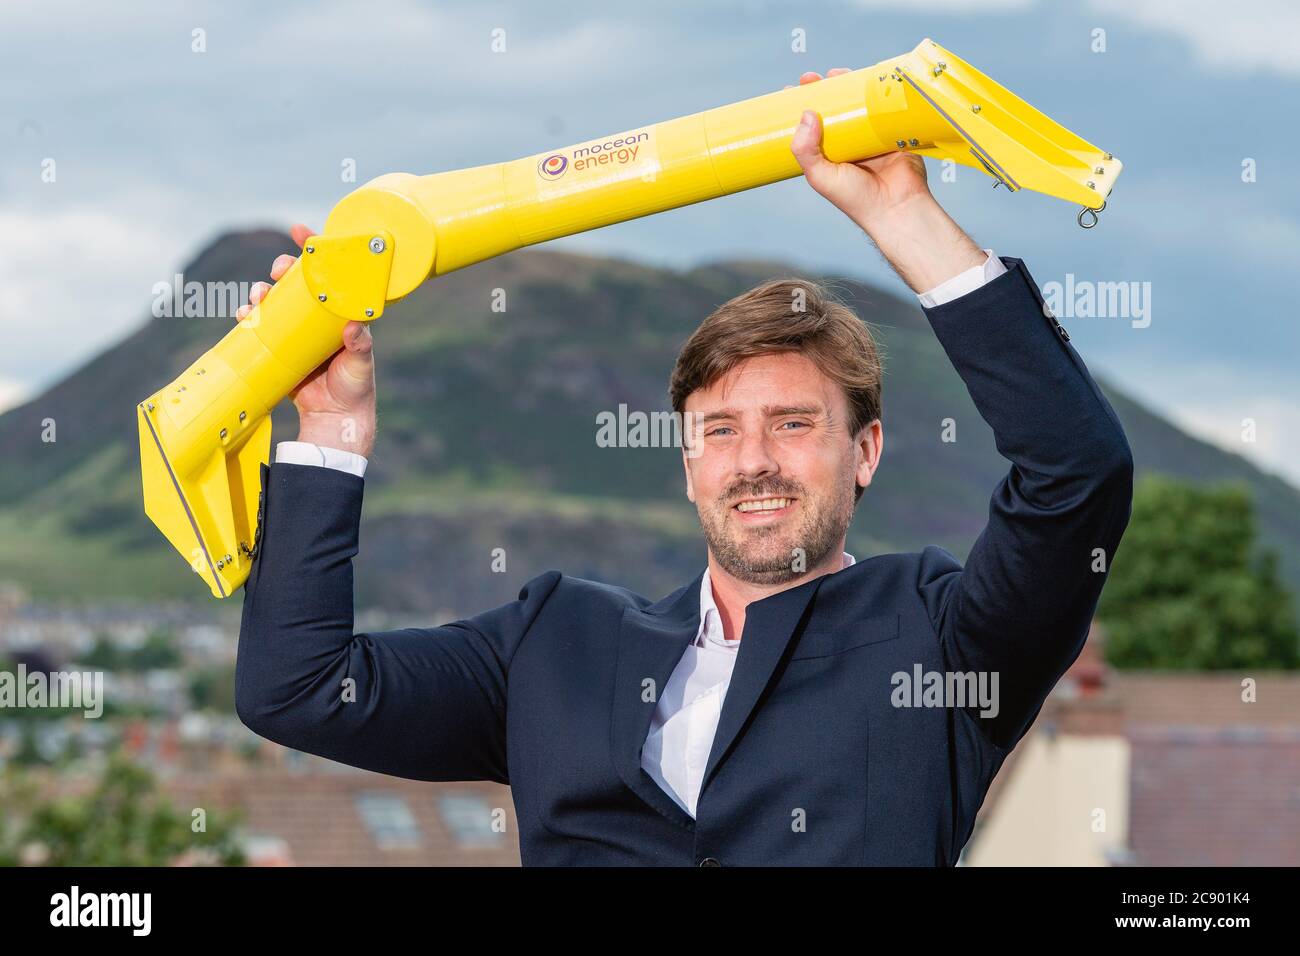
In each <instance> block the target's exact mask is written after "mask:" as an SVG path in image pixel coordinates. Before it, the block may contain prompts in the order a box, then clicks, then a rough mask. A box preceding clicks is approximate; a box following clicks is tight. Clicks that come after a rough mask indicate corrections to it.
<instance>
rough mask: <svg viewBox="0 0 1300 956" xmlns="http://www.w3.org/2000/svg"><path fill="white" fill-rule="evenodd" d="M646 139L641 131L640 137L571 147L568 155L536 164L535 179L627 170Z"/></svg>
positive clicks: (625, 136)
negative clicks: (609, 169)
mask: <svg viewBox="0 0 1300 956" xmlns="http://www.w3.org/2000/svg"><path fill="white" fill-rule="evenodd" d="M649 139H650V134H649V133H648V132H646V131H644V130H643V131H641V132H639V133H624V134H623V135H622V136H616V137H614V138H613V139H607V140H603V141H598V142H592V143H584V144H582V145H581V146H575V147H573V149H571V150H569V154H565V153H551V155H549V156H545V157H543V158H542V160H541V161H540V162H539V163H538V164H537V175H538V176H540V177H541V178H542V179H545V180H548V181H554V180H556V179H559V178H560V177H561V176H563V175H564V174H565V173H566V172H568V171H569V170H570V169H572V170H573V171H574V172H581V171H583V170H587V169H598V168H599V167H601V166H628V165H631V164H632V163H635V162H636V161H637V157H638V155H639V154H640V152H641V146H642V144H644V143H646V142H648V141H649Z"/></svg>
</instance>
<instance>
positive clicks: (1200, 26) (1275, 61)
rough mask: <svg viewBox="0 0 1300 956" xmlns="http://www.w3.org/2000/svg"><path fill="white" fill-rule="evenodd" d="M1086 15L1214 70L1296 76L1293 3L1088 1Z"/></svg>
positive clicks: (1297, 26)
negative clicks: (1175, 43) (1158, 36)
mask: <svg viewBox="0 0 1300 956" xmlns="http://www.w3.org/2000/svg"><path fill="white" fill-rule="evenodd" d="M1092 9H1093V10H1095V11H1097V12H1098V13H1102V14H1106V15H1109V16H1115V17H1118V18H1120V19H1121V20H1125V21H1128V22H1130V23H1134V24H1137V25H1139V26H1142V27H1146V28H1148V29H1151V30H1156V31H1159V32H1161V33H1168V34H1171V35H1173V36H1176V37H1179V38H1181V39H1182V40H1184V41H1186V42H1187V44H1188V45H1189V46H1190V47H1191V48H1192V51H1193V53H1195V55H1196V56H1197V57H1198V58H1199V59H1200V60H1201V61H1202V62H1204V63H1205V64H1206V65H1208V66H1211V67H1214V68H1216V69H1221V70H1225V71H1230V72H1252V71H1259V72H1265V73H1280V74H1287V75H1292V76H1294V75H1300V4H1297V3H1295V2H1293V0H1237V2H1235V3H1223V2H1222V0H1092ZM1099 26H1105V24H1104V23H1102V24H1099ZM1112 42H1113V40H1112Z"/></svg>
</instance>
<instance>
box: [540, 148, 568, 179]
mask: <svg viewBox="0 0 1300 956" xmlns="http://www.w3.org/2000/svg"><path fill="white" fill-rule="evenodd" d="M568 168H569V160H568V158H567V157H565V156H561V155H560V154H559V153H552V154H551V155H550V156H547V157H546V158H545V159H543V160H542V161H541V162H540V163H538V164H537V175H539V176H541V177H542V178H543V179H559V178H560V177H561V176H563V175H564V171H565V170H566V169H568Z"/></svg>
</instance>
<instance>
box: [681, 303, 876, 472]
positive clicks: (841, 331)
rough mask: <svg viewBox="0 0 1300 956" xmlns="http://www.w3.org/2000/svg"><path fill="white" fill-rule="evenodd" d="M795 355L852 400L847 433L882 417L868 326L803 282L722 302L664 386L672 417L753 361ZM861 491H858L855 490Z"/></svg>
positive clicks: (688, 345)
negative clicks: (698, 392)
mask: <svg viewBox="0 0 1300 956" xmlns="http://www.w3.org/2000/svg"><path fill="white" fill-rule="evenodd" d="M775 352H799V353H801V354H803V355H805V356H807V357H808V358H809V359H811V360H812V361H813V362H814V363H816V365H817V366H818V368H820V369H821V370H822V372H823V373H824V374H825V375H826V376H827V377H829V378H830V379H832V380H833V381H835V382H837V383H839V385H840V387H841V388H843V389H844V393H845V396H846V397H847V398H848V400H849V434H851V435H857V434H858V432H859V431H861V430H862V429H863V428H864V427H866V426H867V425H869V424H871V423H872V422H873V421H875V420H876V419H877V418H879V417H880V415H881V398H880V392H881V384H882V381H881V380H882V377H883V366H882V364H881V360H880V353H879V350H878V349H877V347H876V340H875V337H874V336H873V335H872V334H871V330H870V329H868V328H867V325H866V323H865V322H863V321H862V320H861V319H860V318H858V317H857V315H855V314H854V313H853V311H852V310H851V309H850V308H848V306H846V305H844V304H843V303H842V302H840V301H839V300H838V299H836V298H835V297H834V296H833V295H832V294H831V293H830V291H829V290H827V289H826V288H825V287H823V286H821V285H819V284H818V283H816V282H812V281H810V280H807V279H773V280H771V281H770V282H764V283H763V284H762V285H760V286H758V287H757V288H754V289H750V290H749V291H748V292H745V293H742V294H741V295H738V296H736V297H735V298H734V299H732V300H731V301H729V302H724V303H723V304H722V305H720V306H718V308H717V309H715V310H714V311H713V314H712V315H710V316H709V317H708V318H707V319H705V320H704V321H703V322H702V323H700V327H699V328H698V329H696V330H695V332H694V333H693V334H692V335H691V337H690V338H689V339H687V340H686V344H685V345H684V346H682V350H681V352H680V353H679V354H678V356H677V363H676V365H674V366H673V374H672V376H671V377H670V378H669V380H668V393H669V396H670V397H671V399H672V404H673V411H675V412H677V413H678V414H681V413H683V412H684V411H685V410H686V399H687V397H688V396H689V395H690V394H691V393H692V392H694V391H695V390H696V389H700V388H708V387H709V386H710V385H712V384H713V383H714V382H716V381H717V380H718V379H719V378H721V377H722V376H723V375H726V374H727V373H728V372H730V371H731V370H732V369H733V368H735V367H736V366H737V365H738V364H740V363H741V362H742V361H744V360H745V359H748V358H753V357H754V356H756V355H770V354H772V353H775ZM860 490H861V489H859V491H860Z"/></svg>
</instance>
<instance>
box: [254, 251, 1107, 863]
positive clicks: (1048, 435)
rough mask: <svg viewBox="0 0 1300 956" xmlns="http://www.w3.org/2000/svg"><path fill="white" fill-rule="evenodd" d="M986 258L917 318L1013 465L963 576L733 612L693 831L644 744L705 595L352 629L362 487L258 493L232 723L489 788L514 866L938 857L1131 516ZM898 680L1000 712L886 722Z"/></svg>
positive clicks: (1064, 343) (957, 835)
mask: <svg viewBox="0 0 1300 956" xmlns="http://www.w3.org/2000/svg"><path fill="white" fill-rule="evenodd" d="M1004 262H1006V264H1007V266H1008V268H1009V271H1008V272H1007V273H1006V274H1004V275H1002V276H999V277H998V278H997V279H994V280H993V281H992V282H990V283H988V284H987V285H985V286H983V287H982V288H980V289H978V290H976V291H974V292H972V293H969V294H968V295H965V296H962V297H961V298H959V299H956V300H954V301H952V302H949V303H946V304H944V305H940V306H938V307H936V308H932V309H927V310H926V315H927V317H928V318H929V320H930V323H931V325H932V326H933V328H934V331H935V334H936V335H937V336H938V339H939V341H940V343H941V344H942V346H943V348H944V350H945V351H946V352H947V354H948V357H949V359H950V360H951V361H952V363H953V365H954V366H955V367H956V369H957V371H958V373H959V374H960V375H961V377H962V379H963V381H964V382H965V383H966V386H967V388H968V389H969V391H970V395H971V397H972V399H973V400H974V403H975V406H976V407H977V408H978V410H979V413H980V415H981V416H982V417H983V418H984V419H985V421H987V422H988V423H989V425H990V426H991V427H992V429H993V433H994V436H995V439H996V442H997V447H998V450H999V451H1000V452H1001V453H1002V454H1003V455H1004V456H1005V457H1006V458H1007V459H1008V460H1009V461H1010V462H1011V468H1010V471H1009V472H1008V474H1007V475H1006V477H1005V478H1003V479H1002V481H1001V482H1000V483H999V484H998V485H997V487H996V488H995V489H994V491H993V497H992V500H991V501H990V503H989V517H988V524H987V526H986V527H985V528H984V530H983V532H982V533H981V534H980V536H979V538H978V539H977V540H976V542H975V544H974V546H973V548H972V549H971V552H970V556H969V558H968V560H967V561H966V564H965V567H964V568H963V566H962V565H961V564H960V563H959V562H958V561H957V560H956V559H955V558H954V557H953V556H952V555H951V554H949V553H948V552H946V551H944V550H942V549H940V548H936V547H928V548H926V549H925V550H923V551H921V552H919V553H911V554H884V555H880V556H878V557H873V558H869V559H866V560H862V561H859V562H858V563H857V564H855V565H853V566H852V567H849V568H846V569H845V570H843V571H838V572H836V573H834V574H829V575H825V576H823V577H820V578H817V579H815V580H813V581H809V582H807V583H805V584H802V585H800V586H798V587H794V588H791V589H789V590H786V591H782V592H780V593H778V594H775V595H773V596H771V597H768V598H765V599H763V600H761V601H757V602H755V603H753V604H750V605H749V607H748V608H747V609H746V615H745V629H744V635H743V641H742V642H741V645H740V651H739V654H738V656H737V660H736V663H735V671H734V674H733V677H732V681H731V685H730V689H729V690H728V692H727V696H726V700H725V703H724V706H723V709H722V714H721V719H720V722H719V725H718V729H717V735H716V737H715V739H714V742H713V749H712V752H711V754H710V757H709V760H708V765H707V769H706V772H705V778H704V784H703V789H702V791H701V793H700V798H699V804H698V808H697V816H696V819H694V820H692V819H691V818H690V816H689V815H687V814H686V813H684V812H683V811H682V810H681V809H680V808H679V807H678V806H677V805H676V804H675V803H674V802H673V801H672V799H671V798H669V797H668V795H667V794H665V793H664V792H663V791H662V790H660V788H659V787H658V786H657V785H656V784H655V782H654V780H653V779H651V777H650V776H649V775H647V774H646V773H645V771H644V770H642V769H641V748H642V745H643V744H644V742H645V739H646V734H647V732H648V729H649V725H650V718H651V714H652V713H653V711H654V708H655V701H654V690H655V689H662V688H663V687H664V686H665V685H666V684H667V682H668V677H669V675H670V674H671V673H672V671H673V668H674V667H675V666H676V664H677V662H678V660H679V659H680V658H681V656H682V654H683V652H684V650H685V648H686V647H687V645H688V644H689V643H690V641H691V640H692V639H693V638H694V636H695V634H696V630H697V628H698V626H699V587H700V578H698V577H697V578H696V579H695V580H694V581H691V582H690V583H688V584H687V585H685V586H684V587H682V588H681V589H679V590H677V591H675V592H673V593H672V594H670V595H668V596H667V597H665V598H663V599H662V600H659V601H651V600H647V599H646V598H643V597H641V596H640V595H638V594H634V593H632V592H631V591H628V590H626V589H624V588H620V587H613V586H610V585H606V584H597V583H593V582H591V581H585V580H581V579H577V578H573V577H569V576H568V575H564V574H561V573H560V572H558V571H547V572H546V573H544V574H541V575H538V576H537V577H535V578H533V579H532V580H531V581H529V582H528V583H527V584H526V585H525V586H524V588H523V590H521V591H520V592H519V597H518V600H515V601H512V602H510V603H508V604H505V605H502V606H501V607H498V608H495V609H493V610H490V611H486V612H484V613H482V614H479V615H477V616H476V617H471V618H468V619H466V620H462V621H456V622H454V623H451V624H445V625H443V626H441V627H433V628H408V629H404V630H396V631H388V632H383V633H370V634H354V633H353V616H352V613H353V608H352V558H353V557H354V556H355V555H356V553H357V547H358V525H359V521H360V515H361V498H362V485H363V482H362V480H361V479H359V478H356V477H354V476H352V475H348V474H345V473H343V472H340V471H335V470H330V469H326V468H317V467H309V466H302V465H287V464H275V465H272V466H270V467H269V468H267V469H265V470H264V472H263V483H264V503H265V508H264V512H263V516H262V518H263V522H264V524H263V529H264V530H263V533H262V535H261V543H260V551H259V553H258V556H257V558H256V560H255V562H254V566H253V569H252V574H251V575H250V577H249V579H248V583H247V587H246V590H245V595H244V611H243V625H242V630H241V634H240V641H239V661H238V674H237V690H236V708H237V711H238V713H239V716H240V718H241V719H242V720H243V721H244V723H245V724H246V725H247V726H249V727H250V728H252V729H253V730H254V731H256V732H257V733H258V734H261V735H262V736H264V737H267V738H269V739H271V740H274V741H278V742H279V743H282V744H284V745H286V746H289V747H294V748H297V749H299V750H303V751H307V752H310V753H314V754H319V755H321V756H324V757H328V758H330V759H333V760H338V761H341V762H343V763H347V764H353V765H355V766H358V767H365V768H368V769H370V770H377V771H380V772H383V773H388V774H394V775H397V776H401V777H410V778H414V779H417V780H493V781H498V782H501V783H508V784H509V785H510V787H511V789H512V793H513V797H514V802H515V808H516V816H517V820H518V826H519V836H520V846H521V855H522V859H523V862H524V863H525V864H526V865H527V864H676V865H715V864H721V865H723V866H727V865H733V864H734V865H763V864H793V865H808V864H847V865H856V864H909V865H925V866H930V865H952V864H955V863H956V862H957V859H958V857H959V855H960V853H961V850H962V847H963V846H964V845H965V843H966V841H967V839H968V838H969V837H970V834H971V828H972V826H973V823H974V820H975V814H976V811H977V810H978V809H979V807H980V804H981V802H982V801H983V799H984V795H985V793H986V791H987V790H988V787H989V784H990V782H991V781H992V779H993V776H994V774H996V773H997V771H998V768H999V767H1000V766H1001V765H1002V762H1003V760H1004V759H1005V758H1006V756H1007V754H1008V753H1009V752H1010V751H1011V748H1012V747H1013V746H1015V744H1016V742H1017V741H1018V740H1019V739H1020V738H1021V736H1022V735H1023V734H1024V733H1025V731H1026V730H1027V729H1028V727H1029V725H1030V724H1031V723H1032V722H1033V719H1034V717H1035V716H1036V715H1037V713H1038V710H1039V708H1040V707H1041V706H1042V703H1043V700H1044V698H1045V697H1046V696H1047V694H1048V692H1049V691H1050V690H1051V688H1052V686H1053V685H1054V684H1055V683H1056V681H1057V680H1058V679H1059V678H1060V676H1061V674H1062V673H1063V672H1064V671H1065V670H1066V668H1067V667H1068V666H1069V665H1070V664H1071V663H1072V662H1073V661H1074V659H1075V658H1076V657H1077V656H1078V654H1079V651H1080V650H1081V648H1082V646H1083V642H1084V640H1085V638H1086V636H1087V632H1088V626H1089V622H1090V620H1091V618H1092V614H1093V611H1094V609H1095V607H1096V604H1097V599H1098V597H1099V595H1100V592H1101V588H1102V584H1103V583H1104V580H1105V573H1104V572H1099V571H1097V570H1095V569H1094V568H1095V566H1096V554H1095V549H1101V551H1102V552H1103V553H1104V555H1105V562H1104V563H1105V566H1106V567H1109V564H1110V561H1111V560H1112V559H1113V558H1114V555H1115V550H1116V548H1117V546H1118V545H1119V541H1120V536H1121V535H1122V533H1123V531H1124V527H1125V525H1126V524H1127V522H1128V517H1129V508H1130V501H1131V495H1132V474H1133V465H1132V456H1131V453H1130V450H1129V447H1128V442H1127V440H1126V439H1125V436H1124V432H1123V430H1122V428H1121V427H1120V423H1119V421H1118V420H1117V418H1116V416H1115V413H1114V411H1113V410H1112V409H1111V407H1110V405H1109V403H1108V402H1107V401H1106V399H1105V398H1104V397H1103V395H1102V393H1101V391H1100V390H1099V389H1098V387H1097V384H1096V382H1094V381H1093V379H1092V377H1091V376H1090V375H1089V374H1088V370H1087V369H1086V368H1085V367H1084V364H1083V361H1082V359H1080V358H1079V355H1078V353H1077V352H1076V351H1075V350H1074V348H1073V346H1071V345H1070V344H1069V335H1068V334H1067V333H1066V332H1065V330H1064V329H1063V328H1061V327H1060V325H1059V324H1058V323H1057V321H1056V319H1055V318H1053V317H1052V316H1051V315H1050V314H1049V313H1048V312H1047V310H1046V309H1045V308H1044V306H1043V300H1042V296H1041V295H1040V294H1039V292H1038V289H1037V287H1036V286H1035V285H1034V282H1033V280H1032V278H1031V277H1030V275H1029V273H1028V272H1027V271H1026V269H1025V268H1024V265H1023V263H1021V262H1020V261H1019V260H1014V259H1006V260H1004ZM935 424H936V427H937V426H938V423H935ZM918 665H919V667H920V669H921V671H922V672H939V673H941V674H947V673H963V674H967V673H975V674H978V673H984V674H985V675H988V674H991V673H993V672H996V673H997V675H998V690H999V695H998V696H999V700H998V711H997V714H996V716H991V717H990V716H980V713H979V711H980V710H981V708H980V706H979V705H978V704H971V705H969V706H965V707H962V706H951V707H902V706H896V704H897V703H898V700H897V694H896V689H897V687H898V684H897V683H896V680H895V678H894V675H896V674H899V673H904V674H907V675H909V676H911V675H913V674H915V673H916V668H917V666H918ZM349 678H350V679H351V680H352V681H354V682H355V684H354V685H351V686H352V687H353V688H354V690H353V697H354V699H352V700H345V695H344V692H343V690H344V686H345V685H344V681H345V680H346V679H349Z"/></svg>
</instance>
